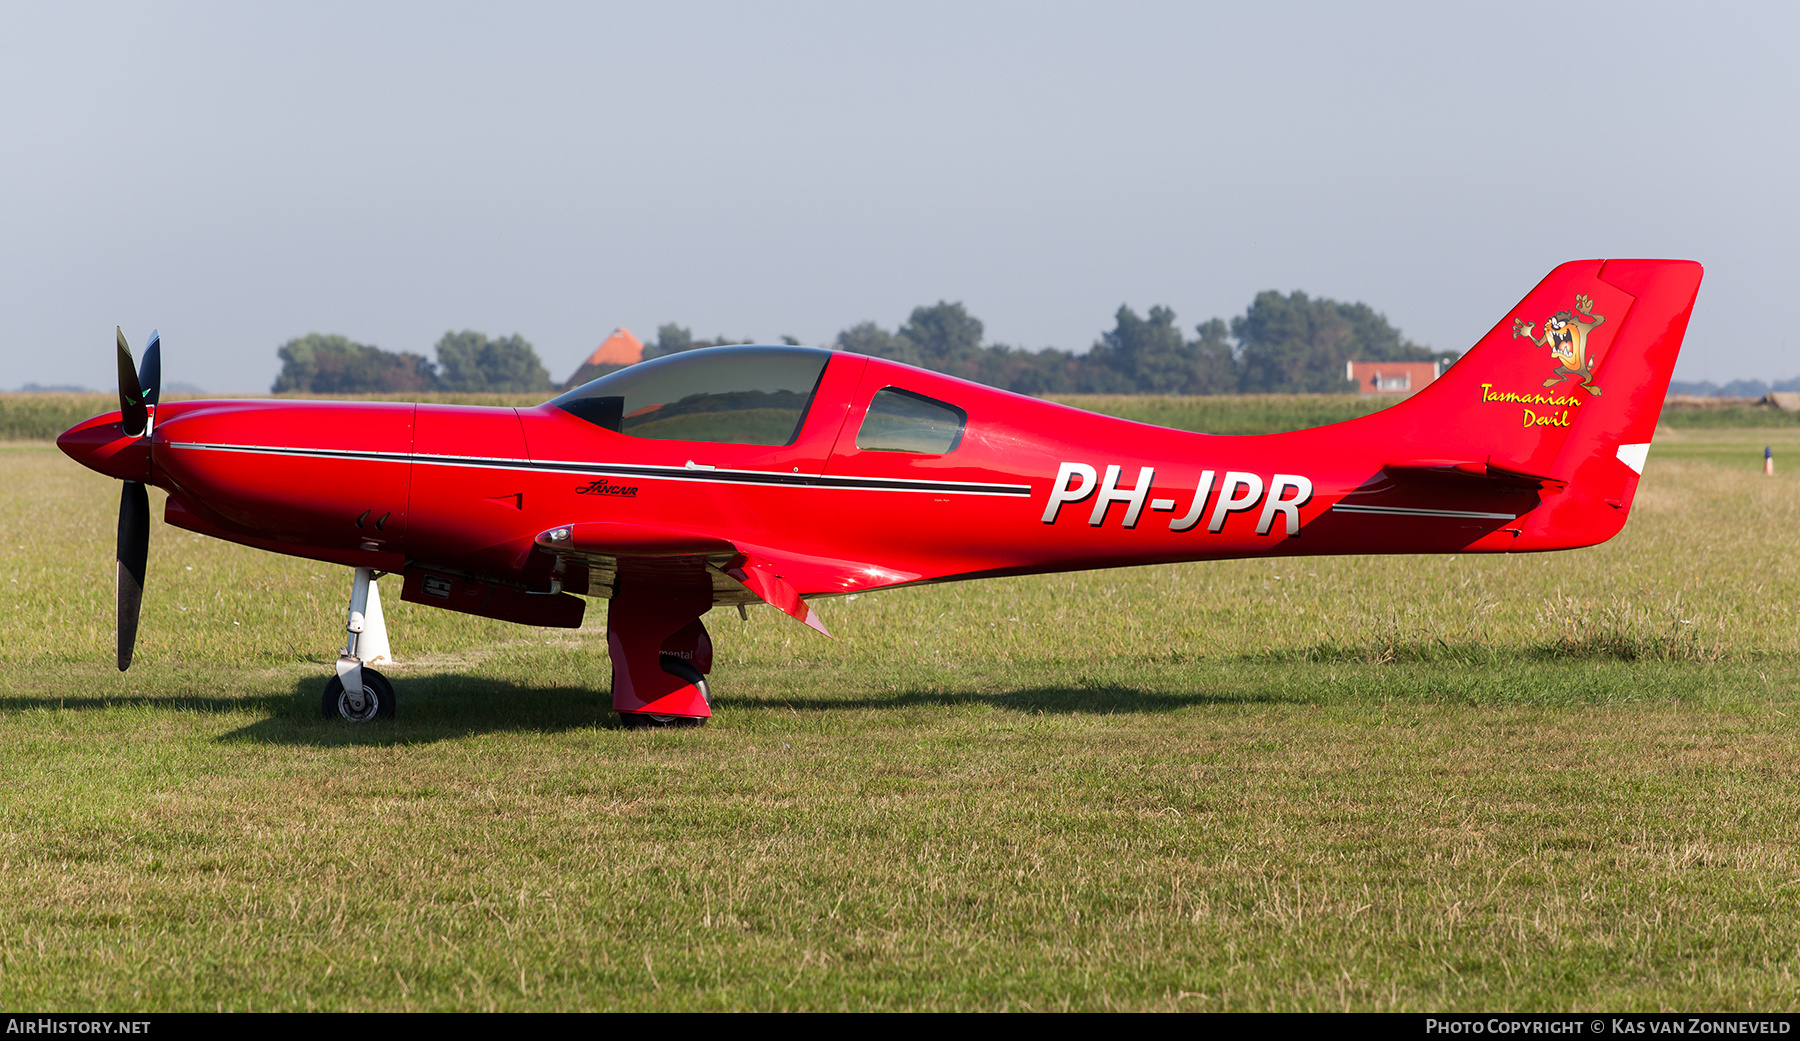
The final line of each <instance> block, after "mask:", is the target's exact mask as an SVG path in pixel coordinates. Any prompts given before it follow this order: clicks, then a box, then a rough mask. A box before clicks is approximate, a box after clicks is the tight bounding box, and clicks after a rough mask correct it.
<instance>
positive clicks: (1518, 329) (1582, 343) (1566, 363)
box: [1512, 296, 1606, 395]
mask: <svg viewBox="0 0 1800 1041" xmlns="http://www.w3.org/2000/svg"><path fill="white" fill-rule="evenodd" d="M1604 321H1606V316H1605V315H1598V314H1595V313H1594V298H1593V297H1591V296H1577V297H1576V298H1575V309H1574V310H1573V311H1569V310H1562V311H1558V312H1556V313H1555V314H1553V315H1551V316H1550V317H1549V318H1546V319H1544V335H1543V336H1541V337H1539V336H1534V335H1532V332H1531V330H1532V327H1533V325H1534V324H1535V323H1532V322H1528V321H1526V320H1525V319H1523V318H1514V319H1513V333H1512V334H1513V337H1514V338H1515V339H1516V338H1518V337H1520V336H1523V337H1525V339H1527V340H1529V341H1530V342H1531V343H1533V344H1535V345H1537V346H1539V347H1548V348H1550V357H1552V358H1555V359H1556V360H1557V361H1559V362H1561V363H1562V364H1560V365H1558V366H1557V367H1556V368H1555V370H1554V371H1553V372H1552V374H1551V377H1550V378H1549V379H1547V380H1545V381H1544V386H1546V387H1554V386H1556V385H1557V384H1558V383H1561V382H1563V381H1564V380H1567V379H1570V378H1571V377H1572V378H1574V380H1575V381H1576V382H1575V385H1576V386H1578V387H1580V388H1581V389H1582V390H1585V391H1587V392H1588V393H1589V394H1596V395H1597V394H1599V393H1600V388H1599V387H1596V386H1594V384H1593V379H1594V373H1593V361H1592V359H1590V358H1589V357H1588V334H1589V333H1591V332H1593V331H1594V330H1595V329H1598V328H1599V327H1600V323H1601V322H1604Z"/></svg>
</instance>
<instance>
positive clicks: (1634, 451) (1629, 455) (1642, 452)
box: [1619, 443, 1650, 477]
mask: <svg viewBox="0 0 1800 1041" xmlns="http://www.w3.org/2000/svg"><path fill="white" fill-rule="evenodd" d="M1649 454H1650V445H1649V444H1648V443H1645V444H1641V445H1620V446H1619V462H1621V463H1624V464H1625V465H1626V466H1629V467H1631V472H1632V473H1634V474H1637V475H1638V476H1639V477H1642V476H1643V475H1644V458H1645V457H1646V456H1648V455H1649Z"/></svg>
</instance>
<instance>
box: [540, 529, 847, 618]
mask: <svg viewBox="0 0 1800 1041" xmlns="http://www.w3.org/2000/svg"><path fill="white" fill-rule="evenodd" d="M535 542H536V544H537V547H538V548H539V549H540V550H543V551H544V552H546V553H550V554H554V555H555V556H556V557H557V558H559V560H560V561H561V562H562V564H563V565H565V566H566V565H568V564H576V565H579V566H582V567H585V568H586V570H587V576H588V590H589V592H590V594H592V595H596V596H606V597H611V596H612V595H613V593H614V592H615V591H616V590H617V589H618V588H619V586H620V585H622V584H623V585H630V586H634V587H642V586H654V587H657V588H662V589H668V590H669V591H671V592H690V593H691V592H699V591H701V590H705V591H707V592H709V593H710V594H711V596H712V600H713V603H715V604H749V603H757V602H761V603H766V604H769V605H770V606H772V607H775V608H777V609H779V610H780V611H782V612H783V613H785V614H788V615H790V616H792V617H793V618H795V619H796V620H798V621H801V622H804V623H806V624H807V625H809V626H811V627H813V628H814V629H817V630H818V631H819V632H821V633H825V635H827V636H829V635H831V634H830V633H829V632H827V631H826V629H825V624H824V623H823V622H821V621H820V620H819V616H818V614H817V612H815V611H813V609H812V607H811V606H809V605H808V604H807V603H806V601H805V600H803V599H801V596H800V592H799V590H798V589H796V588H795V586H794V584H793V582H792V581H790V578H791V577H793V576H791V575H790V574H789V573H790V572H794V571H799V572H806V571H816V570H818V567H817V563H816V562H809V561H804V560H794V561H786V560H783V559H781V557H780V556H779V555H770V554H768V551H766V550H760V551H759V550H758V549H757V548H755V547H748V546H740V545H738V544H737V543H736V542H734V541H732V540H731V539H727V538H724V537H721V536H719V535H714V534H710V533H707V532H701V531H680V530H675V529H670V528H656V527H646V526H643V525H638V524H621V523H617V522H613V521H587V522H582V523H578V524H565V525H562V526H561V527H557V528H551V529H549V530H548V531H545V532H543V533H541V534H539V535H538V536H537V538H536V540H535ZM839 563H843V562H839ZM847 567H848V568H849V569H852V570H854V569H855V565H847ZM809 577H812V578H814V579H815V580H816V576H809Z"/></svg>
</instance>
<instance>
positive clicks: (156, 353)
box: [138, 329, 162, 408]
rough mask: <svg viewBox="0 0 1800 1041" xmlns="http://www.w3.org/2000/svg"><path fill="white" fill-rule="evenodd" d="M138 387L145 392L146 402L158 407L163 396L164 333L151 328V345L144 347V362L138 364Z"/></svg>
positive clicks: (152, 406)
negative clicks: (157, 404)
mask: <svg viewBox="0 0 1800 1041" xmlns="http://www.w3.org/2000/svg"><path fill="white" fill-rule="evenodd" d="M138 387H139V388H140V389H142V391H143V393H144V404H146V405H148V406H150V407H151V408H155V407H156V403H157V401H159V400H161V398H162V334H161V333H159V332H157V331H156V330H155V329H152V330H150V346H148V347H145V348H144V363H143V364H142V365H139V366H138Z"/></svg>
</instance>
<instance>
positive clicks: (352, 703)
mask: <svg viewBox="0 0 1800 1041" xmlns="http://www.w3.org/2000/svg"><path fill="white" fill-rule="evenodd" d="M344 631H345V632H347V633H349V634H350V635H349V638H348V639H346V640H345V641H344V653H343V654H341V655H339V656H338V660H337V675H335V676H333V677H331V678H330V679H329V680H326V681H325V692H324V696H323V697H322V698H321V699H320V701H319V711H320V713H321V714H322V715H323V716H324V717H325V718H326V719H341V720H344V721H346V722H350V723H368V722H372V721H374V720H377V719H393V718H394V686H393V684H391V683H389V682H388V680H387V677H386V676H383V675H382V674H381V673H379V672H376V671H375V670H374V669H371V668H369V666H368V665H367V664H365V663H366V662H373V661H392V660H393V657H392V654H391V652H390V651H389V649H388V639H387V621H386V619H384V618H383V617H382V614H381V591H380V589H379V588H377V587H376V585H375V572H374V571H372V570H370V569H369V568H366V567H359V568H357V569H356V575H355V577H354V578H352V579H351V581H350V617H349V620H348V621H347V622H346V623H345V624H344Z"/></svg>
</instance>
